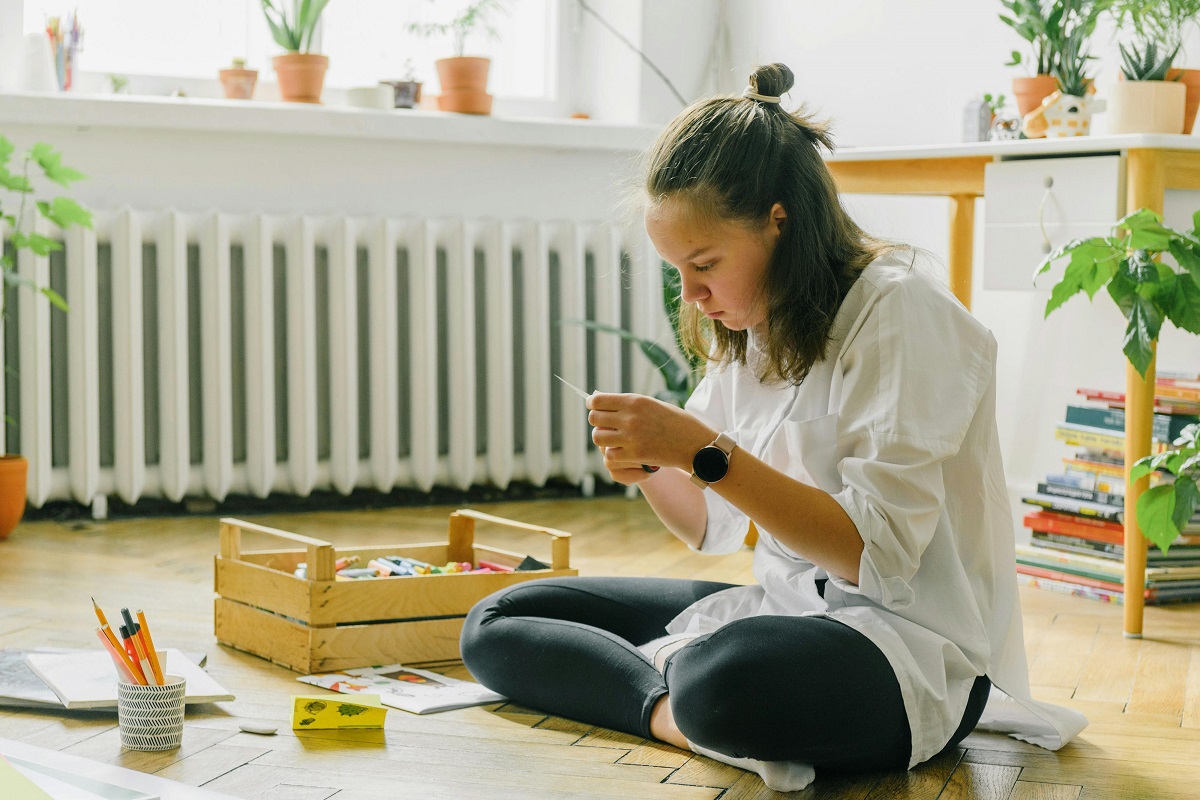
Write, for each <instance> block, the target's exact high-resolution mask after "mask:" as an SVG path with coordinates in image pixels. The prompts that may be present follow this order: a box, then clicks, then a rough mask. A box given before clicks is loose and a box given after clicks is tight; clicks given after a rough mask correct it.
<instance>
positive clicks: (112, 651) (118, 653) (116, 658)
mask: <svg viewBox="0 0 1200 800" xmlns="http://www.w3.org/2000/svg"><path fill="white" fill-rule="evenodd" d="M96 636H98V637H100V641H101V643H102V644H103V645H104V649H105V650H107V651H108V655H109V657H111V658H112V660H113V666H115V667H116V668H117V675H119V676H120V677H121V678H122V679H123V680H124V681H125V682H126V683H138V684H140V683H142V681H141V680H139V679H138V676H137V675H135V674H134V673H133V671H132V670H131V669H130V668H129V667H128V666H127V665H126V663H125V658H124V656H125V652H124V651H123V650H121V649H120V648H119V647H115V646H114V645H113V643H112V641H111V640H110V639H109V638H108V637H107V636H105V635H104V631H102V630H100V629H99V628H96Z"/></svg>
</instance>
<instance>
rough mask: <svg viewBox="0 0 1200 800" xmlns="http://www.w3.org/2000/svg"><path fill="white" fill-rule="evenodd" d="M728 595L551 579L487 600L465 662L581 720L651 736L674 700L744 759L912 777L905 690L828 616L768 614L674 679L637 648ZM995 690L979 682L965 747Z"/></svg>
mask: <svg viewBox="0 0 1200 800" xmlns="http://www.w3.org/2000/svg"><path fill="white" fill-rule="evenodd" d="M728 588H730V584H725V583H713V582H709V581H692V580H670V579H664V578H550V579H545V580H536V581H529V582H527V583H521V584H517V585H516V586H511V587H509V588H507V589H504V590H502V591H499V592H496V593H495V594H493V595H491V596H490V597H487V598H484V599H483V600H482V601H480V602H479V604H478V605H476V606H475V608H473V609H472V610H471V613H470V614H468V615H467V619H466V624H465V626H464V627H463V633H462V656H463V661H464V662H465V663H466V665H467V668H468V669H470V670H471V673H472V674H473V675H474V676H475V677H476V679H478V680H479V682H480V683H482V684H484V685H485V686H487V687H488V688H489V689H492V690H494V691H497V692H500V693H501V694H503V695H506V696H507V697H509V698H510V699H512V700H513V701H515V702H518V703H521V704H522V705H526V706H530V707H533V708H537V709H541V710H542V711H546V712H549V713H553V714H556V715H559V716H563V717H568V718H571V719H576V720H580V721H583V722H588V723H591V724H594V725H600V726H603V727H606V728H613V729H615V730H619V731H624V732H625V733H630V734H633V735H635V736H643V737H646V738H652V737H651V734H650V712H651V710H652V709H653V708H654V704H655V703H656V702H657V701H658V699H659V698H660V697H662V696H663V695H664V694H667V693H668V692H670V695H671V699H670V703H671V711H672V712H673V714H674V717H675V723H676V725H678V727H679V730H680V732H681V733H683V735H684V736H686V737H687V738H688V740H689V741H691V742H694V743H696V744H698V745H701V746H703V747H707V748H710V749H712V750H717V751H719V752H723V753H727V754H730V755H734V756H744V757H750V758H757V759H761V760H765V761H804V762H807V763H809V764H812V765H813V766H815V767H818V768H823V769H833V770H839V771H866V770H876V769H891V768H905V767H907V766H908V761H909V758H910V755H911V752H912V744H911V738H910V734H909V724H908V716H907V714H906V713H905V710H904V700H903V698H902V697H901V694H900V685H899V683H898V682H897V680H896V675H895V673H894V672H893V671H892V668H891V665H890V664H889V663H888V661H887V658H885V657H884V655H883V653H882V652H880V650H879V649H878V648H877V647H876V646H875V645H874V644H873V643H872V642H871V641H870V640H869V639H867V638H866V637H865V636H863V635H862V634H860V633H858V632H857V631H855V630H854V629H853V628H850V627H849V626H847V625H843V624H842V623H840V622H835V621H833V620H831V619H827V618H825V617H787V616H758V617H748V618H745V619H740V620H736V621H734V622H731V623H729V624H728V625H725V626H723V627H721V628H720V629H718V630H716V631H714V632H712V633H710V634H707V635H704V636H700V637H698V638H696V639H694V640H693V641H692V642H690V643H689V644H687V645H686V646H684V647H682V648H680V649H679V650H678V651H676V652H675V653H674V654H672V655H671V656H670V658H668V659H667V664H666V667H665V669H664V674H659V672H658V670H657V669H655V668H654V665H653V664H651V663H650V662H649V660H647V658H646V657H645V656H644V655H643V654H642V653H641V652H640V651H638V650H637V646H638V645H641V644H645V643H646V642H648V641H650V640H652V639H656V638H658V637H660V636H664V635H666V625H667V623H669V622H670V621H671V620H672V619H674V618H675V617H676V616H677V615H678V614H679V613H680V612H681V611H683V610H684V609H685V608H687V607H688V606H690V605H691V604H692V603H694V602H696V601H697V600H699V599H701V598H703V597H706V596H707V595H710V594H712V593H713V592H718V591H721V590H722V589H728ZM990 687H991V684H990V683H989V682H988V681H987V678H984V677H980V678H979V679H978V680H976V683H975V686H974V688H973V689H972V691H971V700H970V702H969V703H968V706H967V712H966V714H965V715H964V717H963V721H962V724H961V725H960V726H959V730H958V731H957V732H956V733H955V736H954V738H953V739H952V740H951V742H950V744H949V745H947V747H952V746H954V745H956V744H958V742H959V741H961V740H962V739H963V738H965V737H966V735H967V734H968V733H970V731H971V729H972V728H974V727H975V723H976V722H978V720H979V715H980V714H981V713H982V711H983V706H984V703H985V702H986V701H987V695H988V690H989V689H990Z"/></svg>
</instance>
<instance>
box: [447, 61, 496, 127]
mask: <svg viewBox="0 0 1200 800" xmlns="http://www.w3.org/2000/svg"><path fill="white" fill-rule="evenodd" d="M434 65H435V66H436V67H437V71H438V80H439V81H440V82H441V84H442V92H441V94H439V95H438V109H439V110H441V111H455V112H458V113H459V114H490V113H492V96H491V95H490V94H488V93H487V80H488V69H489V68H490V67H491V65H492V62H491V59H488V58H478V57H476V56H457V57H455V58H443V59H439V60H438V61H435V62H434Z"/></svg>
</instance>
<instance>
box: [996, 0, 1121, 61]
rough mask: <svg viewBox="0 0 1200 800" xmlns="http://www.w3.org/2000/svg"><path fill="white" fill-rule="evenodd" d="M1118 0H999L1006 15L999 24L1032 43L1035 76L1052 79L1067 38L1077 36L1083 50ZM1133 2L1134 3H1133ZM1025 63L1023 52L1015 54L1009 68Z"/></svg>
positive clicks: (1003, 14) (1001, 17) (1002, 14)
mask: <svg viewBox="0 0 1200 800" xmlns="http://www.w3.org/2000/svg"><path fill="white" fill-rule="evenodd" d="M1114 1H1115V0H1000V5H1002V6H1004V9H1005V11H1006V12H1007V13H1001V14H1000V21H1001V22H1003V23H1004V24H1005V25H1008V26H1009V27H1010V28H1012V29H1013V30H1014V31H1016V32H1017V34H1018V35H1019V36H1020V37H1021V38H1022V39H1024V40H1025V41H1027V42H1029V44H1030V46H1031V47H1032V49H1033V59H1032V60H1031V61H1030V62H1029V63H1030V64H1031V65H1032V66H1033V67H1034V74H1036V75H1053V74H1055V72H1054V71H1055V68H1056V67H1057V66H1058V64H1059V61H1060V54H1061V53H1062V51H1063V48H1064V47H1065V46H1066V42H1067V40H1068V37H1070V36H1071V34H1072V33H1073V32H1076V31H1077V32H1078V33H1077V35H1078V37H1079V40H1078V43H1077V45H1076V48H1077V49H1078V50H1082V48H1083V45H1084V44H1085V43H1086V40H1087V39H1088V37H1090V36H1091V35H1092V33H1093V32H1094V31H1095V29H1096V22H1097V21H1098V20H1099V18H1100V16H1101V15H1102V14H1103V13H1104V12H1106V11H1108V10H1109V8H1110V7H1111V6H1112V4H1113V2H1114ZM1131 1H1132V0H1131ZM1021 63H1023V59H1022V56H1021V52H1020V51H1019V50H1013V51H1012V58H1011V59H1010V60H1009V62H1008V64H1007V66H1010V67H1012V66H1017V65H1019V64H1021Z"/></svg>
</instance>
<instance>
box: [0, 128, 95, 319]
mask: <svg viewBox="0 0 1200 800" xmlns="http://www.w3.org/2000/svg"><path fill="white" fill-rule="evenodd" d="M14 151H15V148H14V147H13V144H12V142H10V141H9V140H8V139H6V138H5V137H3V136H0V189H4V190H6V191H5V192H3V193H0V223H3V225H4V228H5V230H6V231H8V232H7V233H6V234H5V236H4V239H3V241H0V268H2V271H3V274H4V287H3V288H4V291H0V314H3V310H4V300H5V298H6V297H7V289H8V287H10V286H25V287H28V288H30V289H33V290H35V291H38V292H41V293H42V294H43V295H45V297H46V298H47V299H48V300H49V301H50V302H51V303H52V304H53V305H54V306H55V307H57V308H60V309H62V310H63V311H66V310H67V303H66V301H64V300H63V299H62V296H61V295H59V294H58V292H56V291H54V290H53V289H51V288H50V287H49V286H38V285H37V284H36V283H34V282H33V281H31V280H29V279H28V278H25V277H23V276H21V275H20V274H18V272H17V259H16V255H17V251H20V250H29V251H31V252H33V253H34V254H36V255H39V256H46V255H49V254H50V253H52V252H53V251H55V250H61V249H62V243H60V242H58V241H56V240H54V239H52V238H51V237H49V236H44V235H43V234H40V233H38V232H37V231H36V230H32V225H31V224H30V222H31V219H32V217H31V216H30V215H28V214H26V213H25V212H26V207H27V204H28V202H29V201H31V200H32V201H33V202H34V204H35V205H34V207H35V208H36V209H37V212H38V214H40V215H41V216H42V217H43V218H44V219H46V220H48V221H49V222H51V223H53V224H54V225H57V226H58V227H59V228H62V229H64V230H65V229H67V228H70V227H71V226H73V225H79V226H82V227H84V228H90V227H92V215H91V212H89V211H88V210H87V209H85V208H83V207H82V206H80V205H79V204H78V203H76V202H75V201H74V200H72V199H71V198H69V197H51V198H48V199H38V197H37V196H36V195H37V194H38V192H37V187H35V185H34V182H33V179H32V178H31V176H30V173H31V172H32V171H33V168H34V166H35V165H36V167H37V168H38V170H39V171H40V172H41V175H42V177H44V178H45V179H46V180H48V181H52V182H53V183H57V184H59V185H60V186H64V187H70V185H71V184H72V183H75V182H76V181H79V180H82V179H83V177H84V176H83V175H82V174H81V173H79V172H78V171H76V170H74V169H72V168H70V167H68V166H66V165H65V164H63V163H62V155H61V154H60V153H58V152H57V151H56V150H54V148H52V147H51V146H50V145H48V144H45V143H44V142H38V143H37V144H35V145H34V146H33V147H31V148H30V149H29V151H28V152H27V153H25V156H24V158H23V161H22V162H21V163H20V165H19V166H18V167H17V170H16V171H15V172H14V171H13V170H12V168H11V167H10V162H11V160H12V155H13V153H14ZM18 198H19V199H18ZM14 201H16V202H14ZM14 205H15V206H16V207H15V208H14Z"/></svg>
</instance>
